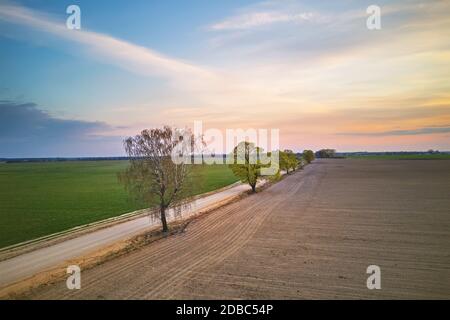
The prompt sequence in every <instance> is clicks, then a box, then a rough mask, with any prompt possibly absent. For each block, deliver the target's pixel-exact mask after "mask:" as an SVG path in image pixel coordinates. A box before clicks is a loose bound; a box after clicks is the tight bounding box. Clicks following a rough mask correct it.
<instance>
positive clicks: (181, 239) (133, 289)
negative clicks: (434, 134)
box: [27, 159, 450, 299]
mask: <svg viewBox="0 0 450 320" xmlns="http://www.w3.org/2000/svg"><path fill="white" fill-rule="evenodd" d="M449 194H450V161H433V160H427V161H421V160H411V161H410V160H373V161H372V160H345V159H344V160H321V161H316V162H314V163H313V164H311V165H309V166H308V167H307V168H306V169H305V170H303V171H301V172H298V173H295V174H292V175H290V176H289V177H286V178H285V179H284V180H283V181H281V182H279V183H277V184H274V185H272V186H271V187H269V188H267V189H266V190H264V191H262V192H259V193H257V194H256V195H252V196H250V197H246V198H244V199H242V200H240V201H237V202H235V203H232V204H230V205H227V206H225V207H222V208H219V209H217V210H215V211H213V212H212V213H210V214H208V215H204V216H202V217H201V218H199V219H195V220H193V221H192V222H191V223H190V224H189V225H188V226H187V227H186V228H185V230H184V232H179V233H176V234H175V235H173V236H170V237H166V238H164V239H160V240H159V241H156V242H154V243H151V244H149V245H146V246H144V247H141V248H140V249H138V250H135V251H133V252H130V253H127V254H124V255H121V256H120V257H117V258H114V259H112V260H109V261H107V262H105V263H103V264H101V265H98V266H96V267H93V268H91V269H88V270H84V271H82V274H81V289H80V290H68V289H67V288H66V285H65V281H59V282H56V283H54V284H51V285H48V286H45V287H41V288H39V289H37V290H34V291H33V292H32V293H31V294H30V295H28V296H27V298H32V299H216V298H217V299H219V298H220V299H235V298H238V299H239V298H240V299H302V298H310V299H316V298H350V299H352V298H357V299H359V298H369V299H372V298H373V299H379V298H406V299H416V298H443V299H448V298H450V283H449V279H450V250H449V249H450V214H449V212H450V197H449ZM372 264H375V265H378V266H380V268H381V285H382V289H381V290H368V289H367V287H366V279H367V277H368V275H367V274H366V268H367V266H369V265H372Z"/></svg>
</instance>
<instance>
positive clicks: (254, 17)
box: [209, 11, 314, 31]
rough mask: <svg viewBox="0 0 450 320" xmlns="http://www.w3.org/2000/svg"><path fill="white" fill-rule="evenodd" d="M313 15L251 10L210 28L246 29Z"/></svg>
mask: <svg viewBox="0 0 450 320" xmlns="http://www.w3.org/2000/svg"><path fill="white" fill-rule="evenodd" d="M313 17H314V14H313V13H312V12H301V13H295V14H291V13H284V12H278V11H262V12H250V13H244V14H239V15H236V16H233V17H230V18H227V19H225V20H223V21H221V22H218V23H215V24H213V25H211V26H210V28H209V29H211V30H215V31H224V30H245V29H252V28H256V27H261V26H265V25H271V24H274V23H282V22H285V23H286V22H297V23H298V22H304V21H309V20H312V19H313Z"/></svg>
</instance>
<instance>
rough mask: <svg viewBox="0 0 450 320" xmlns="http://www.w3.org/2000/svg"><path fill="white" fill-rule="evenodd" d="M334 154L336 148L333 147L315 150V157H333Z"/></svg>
mask: <svg viewBox="0 0 450 320" xmlns="http://www.w3.org/2000/svg"><path fill="white" fill-rule="evenodd" d="M335 156H336V150H334V149H321V150H319V151H317V152H316V157H317V158H334V157H335Z"/></svg>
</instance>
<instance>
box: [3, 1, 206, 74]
mask: <svg viewBox="0 0 450 320" xmlns="http://www.w3.org/2000/svg"><path fill="white" fill-rule="evenodd" d="M0 21H5V22H8V23H12V24H16V25H22V26H26V27H30V28H33V29H37V30H38V31H41V32H46V33H49V34H52V35H54V36H57V37H59V38H62V39H65V40H68V41H71V42H74V43H76V44H79V45H83V46H84V48H85V49H87V50H88V51H89V52H90V53H91V54H92V56H94V57H95V58H96V59H101V60H102V61H104V62H105V61H106V62H109V63H111V64H114V65H117V66H119V67H121V68H124V69H127V70H129V71H133V72H135V73H138V74H143V75H152V76H155V75H156V76H163V77H166V78H168V79H171V80H180V79H191V80H195V79H201V80H208V79H209V80H211V78H213V77H214V74H213V73H212V72H211V71H209V70H207V69H206V68H204V67H200V66H197V65H194V64H192V63H189V62H186V61H182V60H180V59H174V58H172V57H169V56H167V55H163V54H161V53H159V52H157V51H155V50H151V49H149V48H146V47H142V46H139V45H135V44H132V43H129V42H126V41H124V40H121V39H117V38H114V37H112V36H109V35H106V34H101V33H97V32H92V31H88V30H85V29H83V28H82V29H81V30H69V29H67V27H66V24H65V22H64V21H58V20H56V19H54V18H53V17H51V16H49V15H47V14H44V13H42V12H39V11H36V10H32V9H29V8H25V7H23V6H19V5H15V4H0Z"/></svg>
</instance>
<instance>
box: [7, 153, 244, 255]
mask: <svg viewBox="0 0 450 320" xmlns="http://www.w3.org/2000/svg"><path fill="white" fill-rule="evenodd" d="M126 166H127V161H66V162H39V163H0V247H5V246H8V245H11V244H15V243H18V242H22V241H26V240H30V239H34V238H37V237H40V236H44V235H48V234H51V233H55V232H59V231H63V230H67V229H69V228H72V227H75V226H79V225H83V224H86V223H91V222H95V221H98V220H102V219H106V218H110V217H114V216H118V215H120V214H123V213H127V212H131V211H134V210H137V209H142V205H138V204H137V203H135V202H133V201H132V200H131V199H130V196H129V195H128V193H127V192H126V191H125V189H124V187H123V185H121V184H119V182H118V179H117V173H118V172H120V171H123V170H124V169H125V168H126ZM192 177H193V180H194V181H199V183H195V182H194V183H190V185H189V188H190V194H191V195H196V194H200V193H204V192H208V191H211V190H215V189H217V188H220V187H223V186H226V185H229V184H231V183H233V182H235V181H237V179H236V178H235V177H234V176H233V173H232V172H231V170H229V169H228V168H227V166H225V165H214V166H208V165H205V166H196V167H195V170H194V171H193V175H192Z"/></svg>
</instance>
